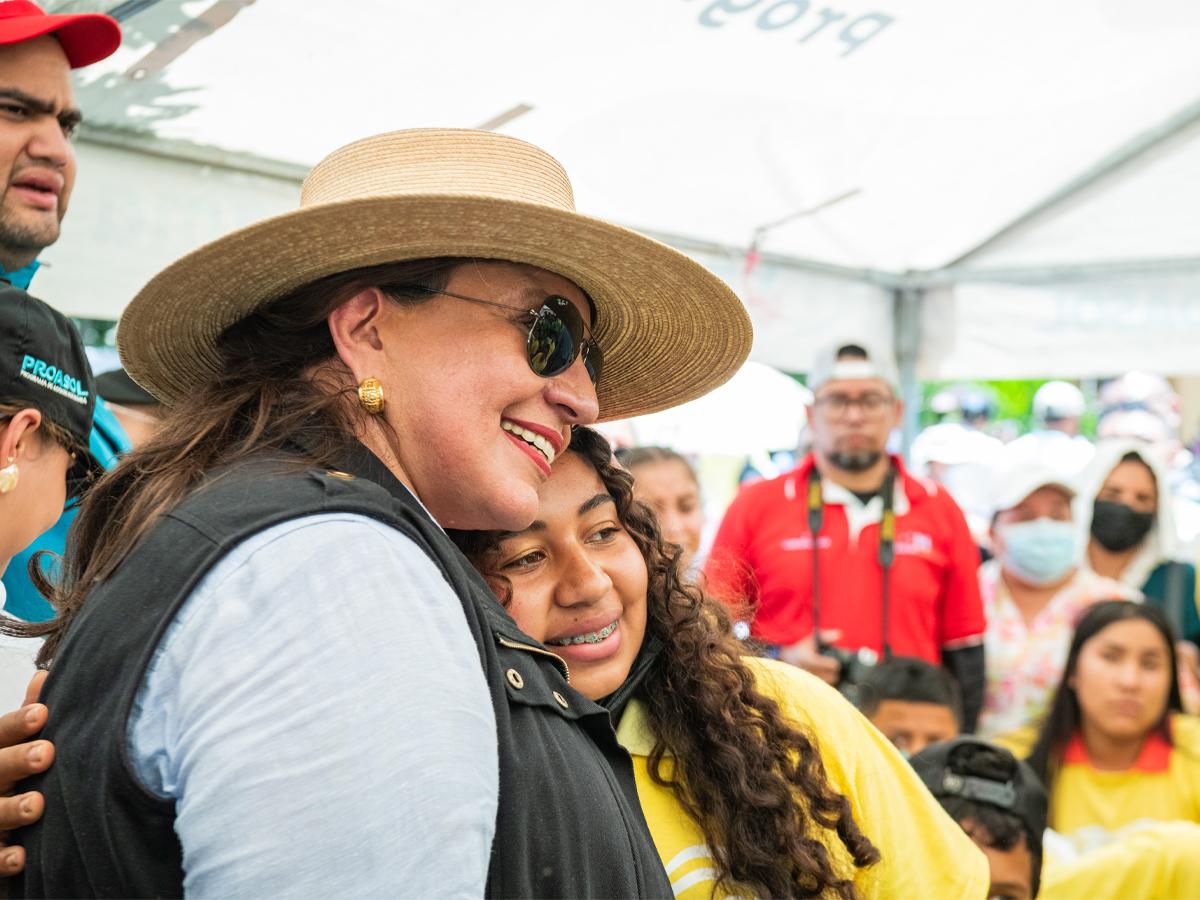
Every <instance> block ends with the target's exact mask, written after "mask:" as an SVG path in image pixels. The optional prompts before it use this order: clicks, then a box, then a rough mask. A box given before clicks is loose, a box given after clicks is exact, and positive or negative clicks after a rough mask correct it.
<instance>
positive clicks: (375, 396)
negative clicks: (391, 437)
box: [358, 378, 385, 416]
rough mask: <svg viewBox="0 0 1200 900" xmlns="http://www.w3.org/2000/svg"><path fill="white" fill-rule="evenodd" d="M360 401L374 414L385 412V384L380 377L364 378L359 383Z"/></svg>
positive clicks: (363, 406) (364, 407)
mask: <svg viewBox="0 0 1200 900" xmlns="http://www.w3.org/2000/svg"><path fill="white" fill-rule="evenodd" d="M358 402H359V404H360V405H361V406H362V408H363V409H365V410H366V411H367V412H369V413H370V414H371V415H373V416H377V415H379V414H380V413H382V412H383V407H384V405H385V404H384V400H383V385H382V384H380V383H379V379H378V378H364V379H363V380H362V381H360V382H359V383H358Z"/></svg>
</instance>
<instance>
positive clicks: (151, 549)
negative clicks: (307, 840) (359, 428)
mask: <svg viewBox="0 0 1200 900" xmlns="http://www.w3.org/2000/svg"><path fill="white" fill-rule="evenodd" d="M345 468H346V469H347V470H348V471H349V472H353V473H354V474H353V475H349V474H345V473H342V472H320V471H309V472H296V471H295V470H293V471H292V472H290V473H288V472H286V471H281V469H280V466H279V465H278V464H275V463H266V462H264V463H262V464H259V463H255V464H252V465H249V466H244V467H240V468H239V469H238V470H236V471H231V472H226V473H224V474H223V475H222V476H221V477H219V478H213V479H210V480H209V481H208V482H207V483H206V484H205V485H204V486H202V487H201V488H199V489H198V490H196V491H194V492H193V493H192V494H191V495H190V496H189V497H188V498H187V499H185V500H184V502H183V503H181V504H180V505H179V507H178V508H177V509H176V510H174V511H173V512H171V513H170V514H168V515H166V516H164V517H163V518H162V520H161V521H160V522H158V523H157V524H156V525H155V526H154V527H153V528H152V529H151V531H150V532H149V534H148V535H147V536H146V537H145V538H144V539H143V540H142V541H141V542H140V543H139V544H138V546H137V547H136V548H135V549H134V550H133V552H132V553H131V554H130V555H129V557H128V558H127V559H126V560H125V561H124V562H123V563H122V564H121V566H120V567H119V568H118V570H117V571H116V572H115V573H114V574H113V576H112V577H111V578H109V579H108V580H107V581H105V582H104V583H103V584H101V585H100V586H98V587H97V588H96V589H95V590H94V591H93V592H92V593H91V595H90V596H89V597H88V600H87V603H86V604H85V606H84V608H83V610H82V611H81V613H80V614H79V616H78V617H77V618H76V620H75V622H74V623H73V624H72V626H71V628H70V630H69V631H68V633H67V636H66V639H65V641H64V642H63V644H62V646H61V648H60V651H59V653H58V656H57V658H56V659H55V661H54V664H53V667H52V669H51V673H50V677H49V679H47V682H46V686H45V689H44V690H43V692H42V698H43V700H44V702H45V703H46V704H47V705H48V706H49V708H50V718H49V722H48V724H47V726H46V728H45V730H44V731H43V733H42V735H41V736H42V737H44V738H47V739H49V740H51V741H54V742H55V744H56V747H57V754H58V755H57V758H56V761H55V763H54V765H53V766H52V767H51V768H50V770H49V771H48V772H47V773H45V774H44V775H41V776H38V777H36V778H33V779H30V780H29V781H28V782H26V783H25V784H24V785H22V790H26V789H28V790H41V791H42V792H43V793H44V794H45V796H46V814H45V816H44V818H43V819H42V821H41V822H40V823H38V824H36V825H34V826H32V827H30V828H27V829H23V830H22V831H21V832H19V833H18V836H17V837H16V838H14V843H21V844H24V845H25V847H26V852H27V863H26V871H25V875H24V877H23V880H21V881H19V882H18V885H16V886H17V887H18V891H19V893H18V895H22V896H29V897H85V896H98V897H177V896H181V895H182V892H183V870H182V864H181V859H182V854H181V848H180V846H179V841H178V839H177V838H176V835H175V831H174V827H173V826H174V819H175V814H174V804H173V802H171V801H164V800H162V799H160V798H158V797H155V796H153V795H151V794H149V793H147V791H146V790H145V788H144V787H142V785H141V783H140V782H139V781H138V779H137V776H136V775H135V774H133V772H132V771H131V770H130V768H129V765H128V761H127V757H126V753H127V746H126V745H127V738H126V735H127V722H128V719H129V715H130V710H131V707H132V704H133V701H134V698H135V695H136V693H137V690H138V688H139V686H140V684H141V681H142V677H143V674H144V672H145V669H146V666H147V665H148V664H149V661H150V659H151V657H152V655H153V653H154V650H155V648H156V646H157V644H158V642H159V640H160V639H161V637H162V634H163V632H164V631H165V629H166V628H167V626H168V625H169V624H170V623H171V621H172V619H173V618H174V616H175V613H176V612H177V610H178V609H179V607H180V606H181V604H182V603H183V602H184V601H185V600H186V599H187V597H188V596H189V595H190V594H191V592H192V591H193V589H194V588H195V587H196V585H197V584H198V583H199V582H200V580H201V579H202V578H203V577H204V576H205V574H206V573H207V572H208V571H209V570H210V569H211V568H212V567H213V566H214V565H216V564H217V563H218V562H219V561H220V560H221V559H222V557H224V556H225V554H226V553H228V552H229V551H230V550H232V549H233V548H234V547H236V546H237V545H238V544H239V543H241V542H242V541H244V540H246V539H247V538H249V537H251V536H252V535H254V534H256V533H258V532H261V531H263V530H265V529H268V528H270V527H272V526H274V525H277V524H279V523H281V522H284V521H287V520H289V519H296V518H300V517H303V516H309V515H315V514H319V513H327V512H347V513H355V514H360V515H364V516H369V517H371V518H374V519H377V520H379V521H381V522H384V523H386V524H387V525H389V526H391V527H393V528H395V529H397V530H398V531H400V532H402V533H404V534H405V535H407V536H408V537H409V538H411V539H412V540H413V541H414V542H415V543H416V544H417V546H418V547H420V548H421V549H422V550H423V551H424V552H425V553H426V554H428V556H429V557H430V559H432V560H433V561H434V563H436V564H437V565H438V567H439V568H440V569H441V571H442V573H443V574H444V576H445V578H446V580H447V582H449V584H450V586H451V588H452V589H453V590H454V593H455V594H456V595H457V596H458V598H459V600H460V601H461V602H462V605H463V610H464V612H465V613H466V618H467V622H468V625H469V626H470V629H471V632H472V635H473V636H474V638H475V642H476V645H477V646H478V649H479V657H480V661H481V662H482V665H483V670H484V674H485V677H486V679H487V682H488V686H489V689H490V691H491V695H492V702H493V707H494V709H495V715H496V724H497V728H498V737H499V751H500V809H499V814H498V816H497V823H496V837H495V841H494V843H493V846H492V858H491V865H490V869H489V872H488V883H487V892H488V894H489V895H490V896H495V897H652V896H653V897H660V896H661V897H671V896H672V894H671V887H670V883H669V882H668V881H667V878H666V875H665V873H664V871H663V867H662V863H661V862H660V860H659V856H658V853H657V852H656V850H655V848H654V844H653V842H652V841H651V838H650V835H649V832H648V830H647V828H646V823H645V820H644V819H643V817H642V813H641V808H640V806H639V805H638V799H637V790H636V787H635V785H634V778H633V769H632V766H631V764H630V761H629V757H628V755H627V754H626V753H625V751H624V750H623V749H622V748H621V747H620V745H618V744H617V742H616V738H615V735H614V734H613V729H612V726H611V724H610V721H609V714H608V712H607V711H606V710H605V709H604V708H603V707H601V706H598V705H597V704H595V703H593V702H591V701H590V700H588V699H587V698H585V697H583V696H582V695H581V694H579V693H577V692H576V691H574V690H573V689H572V688H571V687H570V685H569V684H568V683H567V680H566V677H565V674H566V673H565V665H564V664H563V663H562V661H561V660H559V659H558V658H557V657H555V656H554V655H553V654H551V653H550V652H549V651H547V650H546V649H545V648H544V647H542V646H541V645H540V644H539V643H537V642H536V641H534V640H533V639H532V638H529V637H527V636H526V635H524V634H523V633H522V632H521V631H519V630H518V629H517V627H516V625H515V623H514V622H513V621H512V619H511V618H509V616H508V614H507V613H506V612H505V611H504V609H503V607H501V606H500V604H499V603H497V602H496V600H495V598H494V597H493V596H492V594H491V592H490V591H489V590H488V588H487V585H486V584H485V583H484V582H483V580H482V579H481V578H480V577H479V575H478V573H476V571H475V570H474V569H473V568H472V567H471V566H470V564H469V563H468V562H467V560H466V558H465V557H463V556H462V554H461V553H460V552H459V551H458V549H457V548H456V547H455V546H454V545H453V544H452V543H450V541H449V539H448V538H447V537H446V535H445V534H444V533H443V532H442V530H441V529H440V528H438V526H437V525H436V524H434V523H433V521H432V520H431V519H430V518H429V517H428V515H427V514H426V513H425V512H424V510H422V509H421V507H420V505H419V504H418V503H417V502H416V501H415V500H414V499H413V497H412V496H411V495H410V494H408V492H407V491H405V489H404V487H403V486H402V485H401V484H400V483H399V482H398V481H397V480H396V479H395V478H394V477H392V475H391V473H390V472H388V470H387V469H386V468H384V467H383V466H382V464H381V463H380V462H379V461H378V460H377V459H376V458H375V457H373V456H371V455H370V454H368V453H365V452H363V453H359V454H356V455H355V456H354V458H353V459H351V460H348V461H347V464H346V465H345ZM381 485H382V486H381ZM316 690H319V687H316V686H314V691H316ZM430 702H431V703H436V699H435V698H430ZM314 790H319V785H314ZM230 802H236V801H235V798H230ZM396 802H397V803H403V802H404V797H403V793H402V789H401V787H400V786H399V785H397V796H396ZM340 826H341V827H343V828H354V827H355V823H354V822H353V821H349V822H343V823H340ZM318 852H319V848H318ZM330 865H334V866H336V865H337V861H336V860H331V861H330ZM400 877H402V876H400ZM404 887H405V886H404V884H403V883H401V882H398V883H397V884H396V892H397V895H403V893H404Z"/></svg>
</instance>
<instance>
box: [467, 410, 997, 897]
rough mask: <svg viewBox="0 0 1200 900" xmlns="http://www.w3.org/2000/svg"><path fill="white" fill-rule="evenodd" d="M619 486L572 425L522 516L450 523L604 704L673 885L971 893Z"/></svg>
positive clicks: (914, 802)
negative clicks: (512, 520) (495, 525)
mask: <svg viewBox="0 0 1200 900" xmlns="http://www.w3.org/2000/svg"><path fill="white" fill-rule="evenodd" d="M633 492H634V486H633V479H632V478H631V477H630V475H629V474H628V473H627V472H625V471H624V470H623V469H621V468H619V467H618V466H617V465H616V464H614V462H613V460H612V455H611V451H610V450H609V447H608V444H607V443H606V442H605V441H604V439H603V438H602V437H600V436H599V435H598V434H596V433H595V432H593V431H591V430H589V429H586V428H576V429H574V434H573V437H572V440H571V443H570V445H569V447H568V451H567V452H566V453H565V454H564V455H563V456H562V457H560V458H559V459H558V460H557V461H556V462H555V464H554V472H553V475H552V476H551V478H550V480H549V481H547V482H546V484H545V485H543V486H542V488H541V489H540V491H539V497H540V504H539V510H538V513H537V519H536V521H535V522H534V523H533V525H532V526H531V527H530V528H528V529H526V530H524V531H520V532H516V533H513V532H491V533H479V532H454V533H452V537H453V538H454V540H455V541H456V542H457V543H459V545H460V546H461V547H462V549H463V550H464V552H465V553H466V554H467V556H468V558H470V559H471V560H472V561H473V562H474V563H475V564H476V565H477V566H478V567H479V568H480V570H481V571H482V572H483V573H485V575H486V577H487V579H488V580H489V582H490V583H491V584H492V585H493V588H494V590H495V591H496V593H497V595H498V596H499V597H500V598H502V599H503V600H504V602H505V603H506V605H507V608H508V611H509V613H510V614H511V615H512V616H513V618H514V619H515V620H516V622H517V623H518V625H519V626H520V627H521V628H522V630H524V631H525V633H527V634H529V635H530V636H532V637H534V638H536V639H537V640H539V641H540V642H541V643H542V644H543V645H544V646H546V647H547V648H548V649H549V650H551V651H553V652H554V653H556V654H558V655H559V656H561V657H562V658H563V659H564V660H565V662H566V664H567V665H568V666H569V667H570V671H571V681H572V684H573V685H575V687H576V689H577V690H579V691H580V692H581V693H582V694H584V695H585V696H587V697H589V698H592V699H593V700H596V701H599V702H601V703H603V704H604V705H605V706H606V707H607V708H608V709H609V710H610V711H611V713H612V715H613V718H614V720H615V721H616V722H617V723H618V724H617V734H618V738H619V739H620V741H621V743H622V744H623V745H624V746H625V747H626V748H627V749H628V750H629V752H630V753H631V754H632V755H633V758H634V767H635V772H636V777H637V787H638V795H639V797H640V799H641V804H642V809H643V812H644V813H645V815H646V818H647V820H648V822H649V825H650V831H651V833H652V835H653V836H654V840H655V843H656V844H657V846H658V851H659V854H660V856H661V857H662V861H663V864H664V865H665V866H666V868H667V874H668V875H669V876H670V878H671V880H672V887H673V889H674V891H675V895H676V896H677V897H683V898H697V900H700V898H707V897H709V896H721V895H723V893H734V894H738V895H743V894H753V895H756V896H769V897H813V896H841V897H875V896H879V897H903V896H917V895H921V896H937V897H943V896H944V897H952V896H953V897H972V896H978V897H982V896H984V891H985V888H986V885H987V866H986V862H985V860H984V859H983V857H982V855H981V854H980V853H979V852H978V851H977V850H975V849H974V848H973V846H972V845H971V843H970V842H969V840H967V839H966V838H965V836H964V835H963V834H962V833H961V832H960V831H959V830H958V829H957V828H956V827H955V825H954V823H953V822H951V821H950V820H949V819H948V818H946V817H945V816H944V815H943V814H942V813H941V811H940V810H939V809H938V808H937V805H936V804H935V803H934V802H933V799H932V798H931V797H930V796H929V795H928V794H927V793H926V792H925V791H924V790H923V788H922V787H921V785H920V782H919V781H918V779H917V777H916V774H915V773H914V772H913V771H912V770H911V769H910V768H909V767H908V766H907V764H906V763H905V762H904V760H903V758H902V757H901V756H900V755H899V754H898V753H897V752H896V751H895V749H894V748H893V747H892V746H891V745H890V744H889V743H888V741H887V739H886V738H884V737H883V736H882V735H881V734H879V732H877V731H876V730H874V729H873V728H871V727H870V726H869V725H867V723H866V722H865V720H864V719H863V718H862V717H861V716H860V715H859V714H858V713H857V712H856V711H855V710H854V709H853V708H852V707H851V706H850V705H849V703H848V702H847V701H845V700H844V699H843V698H842V697H841V696H840V695H839V694H838V693H837V692H836V691H834V690H832V689H831V688H829V687H828V686H826V685H825V684H824V683H822V682H820V681H819V680H818V679H816V678H814V677H813V676H811V675H808V674H807V673H805V672H803V671H801V670H799V669H796V668H794V667H792V666H787V665H783V664H780V663H776V662H773V661H769V660H763V659H759V658H757V657H753V656H750V655H748V654H747V652H746V648H745V646H744V645H743V644H742V643H741V642H739V641H738V640H737V639H735V638H734V637H732V635H731V633H730V619H729V615H728V612H727V611H726V610H725V608H724V607H723V606H721V605H720V604H718V603H716V602H715V601H712V600H710V599H708V598H706V597H705V596H704V595H703V593H702V592H701V591H700V590H699V589H698V588H696V587H695V586H694V585H691V584H689V583H688V582H686V581H685V580H684V579H682V577H681V570H680V557H681V555H682V554H681V551H680V549H679V548H678V547H677V546H673V545H671V544H669V543H667V542H666V541H665V540H664V539H663V537H662V535H661V532H660V530H659V528H658V525H657V524H656V521H655V519H654V517H653V515H651V514H650V512H649V510H648V508H647V507H645V506H644V505H642V504H640V503H638V502H635V501H634V500H633V496H634V493H633ZM530 702H537V701H536V700H533V699H531V701H530ZM951 860H952V861H953V862H952V863H948V861H951Z"/></svg>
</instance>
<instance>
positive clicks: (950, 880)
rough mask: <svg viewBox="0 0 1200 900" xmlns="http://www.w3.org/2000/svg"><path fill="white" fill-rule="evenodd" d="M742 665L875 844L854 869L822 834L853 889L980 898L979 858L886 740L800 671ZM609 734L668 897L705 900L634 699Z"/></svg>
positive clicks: (709, 863) (693, 833) (691, 834)
mask: <svg viewBox="0 0 1200 900" xmlns="http://www.w3.org/2000/svg"><path fill="white" fill-rule="evenodd" d="M747 663H748V664H749V665H750V666H751V667H752V668H753V670H754V673H755V676H756V677H757V679H758V687H759V690H761V691H762V692H763V693H764V694H767V695H768V696H770V697H772V698H774V699H775V701H776V702H777V703H779V705H780V707H781V708H782V709H783V711H784V712H785V713H786V714H787V715H788V716H789V717H790V718H791V720H792V721H793V722H794V723H795V724H796V725H797V726H799V727H800V728H801V729H803V730H804V731H806V732H807V733H808V734H810V735H812V736H813V737H814V738H815V739H816V742H817V744H818V746H819V748H820V752H821V758H822V759H823V760H824V763H825V771H826V774H827V776H828V778H829V781H830V784H831V785H832V786H833V789H834V790H835V791H838V792H840V793H842V794H844V795H845V796H846V797H847V798H848V799H849V800H850V806H851V808H852V809H853V811H854V819H855V821H856V822H857V823H858V826H859V828H860V829H861V830H862V831H863V833H864V834H866V835H867V837H869V838H870V839H871V842H872V843H873V844H874V845H875V846H876V847H878V848H879V851H880V854H881V855H882V857H883V858H882V860H881V861H880V862H878V863H876V864H875V865H874V866H869V867H867V868H866V869H855V868H854V865H853V862H852V861H851V859H850V855H849V853H847V852H846V849H845V847H844V846H843V845H842V842H841V839H840V838H838V836H837V835H836V834H835V833H834V832H831V831H827V832H825V836H824V839H823V842H824V844H825V846H826V847H828V848H829V851H830V855H831V857H832V859H833V860H834V862H835V866H836V867H837V869H838V870H839V871H840V872H843V873H845V874H846V876H847V877H852V878H853V879H854V883H855V886H856V887H857V889H858V892H859V896H861V897H923V898H942V897H944V898H947V900H951V898H953V900H972V898H978V900H983V898H985V897H986V896H987V891H988V884H989V874H988V864H987V859H986V858H985V857H984V855H983V853H982V852H981V851H980V850H979V849H978V848H977V847H976V846H975V844H974V843H973V842H972V841H971V839H970V838H969V837H967V836H966V835H965V834H964V833H963V831H962V829H961V828H959V827H958V825H957V824H956V823H955V822H954V820H953V819H951V818H950V817H949V816H948V815H946V813H945V812H944V811H943V810H942V808H941V806H940V805H939V804H938V802H937V801H936V800H935V799H934V798H933V796H932V795H931V794H930V793H929V792H928V791H927V790H926V789H925V786H924V785H923V784H922V783H921V780H920V779H919V778H918V777H917V774H916V772H914V771H913V770H912V768H911V767H910V766H909V765H908V763H907V762H905V760H904V757H902V756H901V755H900V754H899V752H897V750H896V748H895V747H893V746H892V744H891V742H889V741H888V739H887V738H885V737H884V736H883V735H882V734H880V733H879V731H877V730H876V729H875V727H874V726H873V725H871V723H870V722H868V721H867V720H866V719H865V718H864V717H863V716H862V715H861V714H860V713H859V712H858V710H856V709H855V708H854V707H853V706H851V705H850V703H849V702H847V701H846V700H845V699H844V698H843V697H842V696H841V694H839V693H838V692H837V691H835V690H834V689H833V688H831V687H829V685H827V684H825V683H824V682H823V681H821V680H820V679H818V678H816V677H814V676H812V675H809V674H808V673H807V672H804V671H801V670H800V669H797V668H795V667H793V666H789V665H787V664H785V663H780V662H775V661H773V660H764V659H756V658H750V659H748V660H747ZM617 739H618V740H619V741H620V742H621V744H622V745H623V746H624V747H625V749H626V750H628V751H629V753H630V755H631V756H632V757H633V769H634V774H635V775H636V777H637V788H638V796H639V798H640V800H641V803H642V811H643V812H644V813H645V815H646V821H647V823H648V824H649V825H650V834H651V835H652V836H653V838H654V843H655V845H656V846H657V847H658V852H659V855H660V856H661V857H662V860H663V864H664V866H666V869H667V877H668V878H670V879H671V885H672V887H673V888H674V891H675V896H676V897H677V898H679V900H709V898H710V897H712V896H713V887H714V880H715V875H714V870H713V860H712V855H711V853H710V851H709V850H708V848H707V846H706V845H705V839H704V834H703V832H702V831H701V829H700V826H699V825H698V824H697V823H696V822H695V821H694V820H693V819H691V818H690V817H689V816H688V815H687V813H685V812H684V811H683V808H682V807H681V806H680V805H679V802H678V801H677V800H676V799H675V794H674V793H673V792H672V790H671V789H670V788H669V787H664V786H662V785H659V784H656V783H655V782H654V781H653V780H652V779H651V778H650V773H649V771H648V768H647V765H646V758H647V756H648V755H649V753H650V750H651V749H652V748H653V746H654V736H653V734H652V733H651V732H650V730H649V726H648V723H647V722H646V714H645V710H644V708H643V707H642V705H641V704H640V703H639V702H638V701H636V700H634V701H631V702H630V704H629V705H628V706H627V707H626V709H625V712H624V714H623V715H622V716H621V723H620V727H619V728H618V729H617ZM669 766H670V761H669V760H666V761H664V770H665V772H664V774H668V775H669V773H670V769H669ZM750 814H753V813H750Z"/></svg>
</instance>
